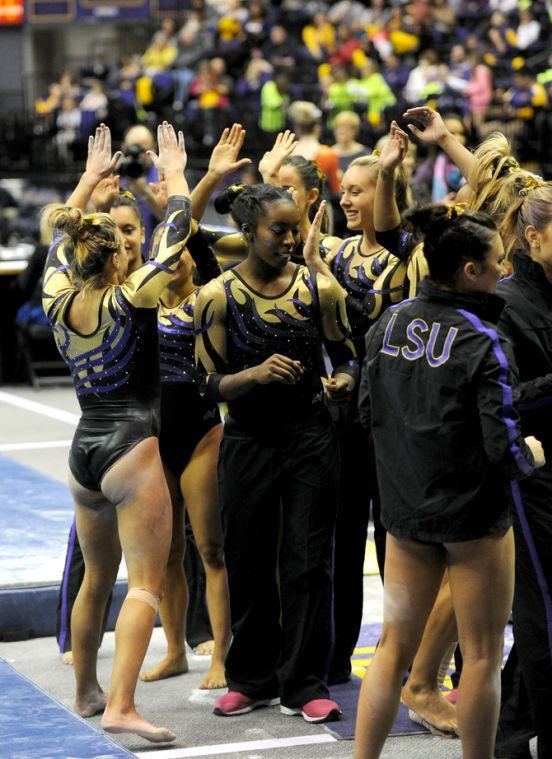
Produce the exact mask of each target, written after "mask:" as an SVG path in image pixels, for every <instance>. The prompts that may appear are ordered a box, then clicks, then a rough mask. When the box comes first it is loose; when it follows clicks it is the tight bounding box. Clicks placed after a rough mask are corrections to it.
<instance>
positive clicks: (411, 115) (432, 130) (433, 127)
mask: <svg viewBox="0 0 552 759" xmlns="http://www.w3.org/2000/svg"><path fill="white" fill-rule="evenodd" d="M404 117H405V118H406V119H416V121H419V122H420V124H422V126H423V127H424V129H423V131H422V130H421V129H418V127H417V126H414V124H408V128H409V129H410V131H411V132H412V134H415V135H416V137H417V138H418V139H419V140H422V142H429V143H430V144H431V145H438V144H439V143H440V142H441V141H442V140H444V139H446V138H447V137H449V136H450V132H449V130H448V129H447V128H446V126H445V123H444V121H443V119H442V118H441V115H440V114H439V113H437V111H434V110H433V108H428V106H427V105H424V106H421V107H419V108H409V109H408V111H406V112H405V113H404Z"/></svg>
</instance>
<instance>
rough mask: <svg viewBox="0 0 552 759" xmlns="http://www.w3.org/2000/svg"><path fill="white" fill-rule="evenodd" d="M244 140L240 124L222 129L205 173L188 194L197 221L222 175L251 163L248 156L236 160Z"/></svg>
mask: <svg viewBox="0 0 552 759" xmlns="http://www.w3.org/2000/svg"><path fill="white" fill-rule="evenodd" d="M244 140H245V129H244V128H243V127H242V125H241V124H232V126H231V127H230V129H228V128H226V129H225V130H224V131H223V133H222V135H221V137H220V140H219V141H218V143H217V144H216V145H215V147H214V149H213V152H212V153H211V158H210V160H209V168H208V170H207V173H206V174H205V176H204V177H202V178H201V179H200V180H199V182H198V183H197V184H196V186H195V187H194V189H193V190H192V194H191V196H190V199H191V201H192V216H193V217H194V219H197V221H199V220H200V219H201V217H202V216H203V214H204V213H205V209H206V208H207V205H208V204H209V199H210V197H211V195H212V194H213V192H214V191H215V190H216V188H217V185H218V184H219V182H220V180H221V179H222V178H223V176H224V175H225V174H229V173H230V172H231V171H237V170H238V169H242V168H243V167H244V166H248V165H249V164H250V163H251V161H250V159H249V158H241V159H240V160H238V155H239V152H240V150H241V149H242V147H243V141H244Z"/></svg>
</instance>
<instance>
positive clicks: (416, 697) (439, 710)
mask: <svg viewBox="0 0 552 759" xmlns="http://www.w3.org/2000/svg"><path fill="white" fill-rule="evenodd" d="M401 700H402V702H403V703H404V704H406V706H407V707H408V709H409V710H410V711H411V712H413V715H414V716H412V715H409V716H410V719H412V720H413V721H414V722H418V723H419V724H422V725H424V727H427V729H428V730H430V731H431V732H432V733H433V734H434V735H441V736H443V737H453V736H455V735H458V718H457V716H456V707H455V706H453V704H451V703H450V702H449V701H447V700H446V699H445V698H444V696H443V694H442V693H441V691H440V690H437V689H435V690H428V689H414V688H412V687H410V688H409V687H408V682H407V683H406V685H405V686H404V688H403V689H402V693H401Z"/></svg>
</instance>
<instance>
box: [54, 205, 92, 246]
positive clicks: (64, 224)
mask: <svg viewBox="0 0 552 759" xmlns="http://www.w3.org/2000/svg"><path fill="white" fill-rule="evenodd" d="M45 211H46V213H47V218H48V223H49V224H50V225H51V226H52V227H53V228H55V229H59V230H61V231H62V232H65V234H66V235H69V237H70V238H71V239H72V240H77V239H78V238H79V236H80V235H82V232H83V231H84V222H83V213H82V211H81V210H80V208H67V207H66V206H61V207H60V206H57V207H54V208H53V210H51V211H49V208H48V206H47V207H46V209H45Z"/></svg>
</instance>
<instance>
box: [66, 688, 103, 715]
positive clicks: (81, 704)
mask: <svg viewBox="0 0 552 759" xmlns="http://www.w3.org/2000/svg"><path fill="white" fill-rule="evenodd" d="M106 703H107V696H106V695H105V693H104V692H103V690H102V689H101V688H100V687H99V686H98V687H97V688H94V689H93V690H90V691H89V692H88V693H85V694H84V695H82V696H78V697H77V698H76V699H75V704H74V706H73V709H74V711H76V712H77V714H79V715H80V716H81V717H93V716H94V715H95V714H99V713H100V712H103V710H104V709H105V705H106Z"/></svg>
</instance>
